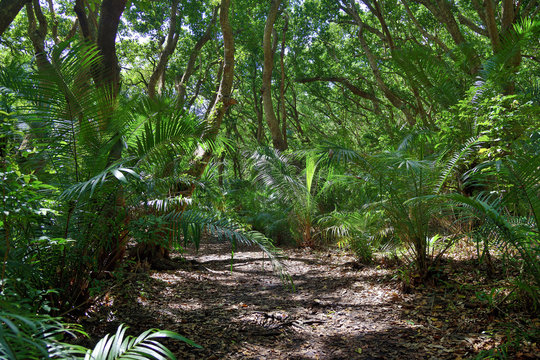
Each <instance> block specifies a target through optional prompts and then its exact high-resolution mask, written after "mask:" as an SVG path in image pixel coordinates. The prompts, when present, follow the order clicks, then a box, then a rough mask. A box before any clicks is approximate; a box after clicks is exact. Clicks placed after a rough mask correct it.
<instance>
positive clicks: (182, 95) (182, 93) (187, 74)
mask: <svg viewBox="0 0 540 360" xmlns="http://www.w3.org/2000/svg"><path fill="white" fill-rule="evenodd" d="M218 9H219V8H218V7H216V8H215V9H214V11H213V12H212V19H211V20H210V23H209V24H208V26H207V27H206V30H205V32H204V34H202V36H201V37H200V38H199V39H198V40H197V42H196V43H195V46H194V47H193V50H191V54H190V55H189V59H188V62H187V65H186V70H184V73H183V74H182V77H181V78H180V81H179V82H178V83H177V84H176V92H177V95H176V108H177V109H182V108H183V106H184V102H185V101H186V87H187V83H188V81H189V79H190V78H191V75H193V73H194V71H195V61H197V58H198V57H199V54H200V53H201V50H202V48H203V47H204V45H205V44H206V43H207V42H208V41H210V39H211V38H212V30H213V27H214V24H215V23H216V19H217V13H218Z"/></svg>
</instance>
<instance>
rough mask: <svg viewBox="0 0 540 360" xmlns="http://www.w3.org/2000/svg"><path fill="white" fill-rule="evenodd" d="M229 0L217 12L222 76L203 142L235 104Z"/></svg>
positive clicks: (199, 166) (196, 174)
mask: <svg viewBox="0 0 540 360" xmlns="http://www.w3.org/2000/svg"><path fill="white" fill-rule="evenodd" d="M230 3H231V0H222V1H221V6H220V12H219V23H220V26H221V33H222V35H223V47H224V50H223V52H224V54H223V74H222V76H221V81H220V84H219V90H218V93H217V97H216V101H215V102H214V104H213V106H212V109H211V110H210V112H209V114H208V116H207V120H206V121H207V123H208V130H207V131H206V132H205V133H204V135H203V137H202V139H203V140H205V141H210V140H214V139H215V138H216V137H217V134H218V132H219V128H220V126H221V122H222V121H223V117H224V116H225V113H226V112H227V110H228V109H229V107H230V106H231V105H233V104H235V103H236V100H234V99H233V98H232V97H231V93H232V86H233V81H234V37H233V32H232V27H231V23H230V21H229V8H230ZM212 154H213V152H212V150H211V149H208V150H207V151H205V152H203V154H202V155H201V156H200V157H199V158H198V159H197V160H196V162H195V164H193V166H192V167H191V169H190V170H189V175H190V176H191V177H193V178H197V179H198V178H200V177H201V176H202V174H203V172H204V170H205V169H206V167H207V166H208V163H209V162H210V159H211V157H212ZM194 190H195V184H192V185H190V186H189V188H187V189H179V191H178V192H179V193H181V194H182V195H183V196H184V197H190V196H191V195H192V194H193V191H194Z"/></svg>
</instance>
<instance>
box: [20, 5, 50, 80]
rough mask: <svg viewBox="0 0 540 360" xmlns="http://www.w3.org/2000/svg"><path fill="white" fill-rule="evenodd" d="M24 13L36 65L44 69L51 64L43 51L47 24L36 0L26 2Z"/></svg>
mask: <svg viewBox="0 0 540 360" xmlns="http://www.w3.org/2000/svg"><path fill="white" fill-rule="evenodd" d="M26 14H27V17H28V37H29V38H30V40H31V41H32V46H33V47H34V53H35V54H36V64H37V67H38V69H39V70H40V71H46V70H47V69H49V67H50V65H51V63H50V62H49V60H48V59H47V54H46V53H45V38H46V36H47V27H48V26H47V19H46V18H45V16H44V15H43V12H42V11H41V6H40V5H39V1H38V0H33V1H32V2H29V3H28V4H26Z"/></svg>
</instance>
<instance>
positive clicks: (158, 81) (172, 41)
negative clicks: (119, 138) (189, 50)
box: [148, 0, 178, 98]
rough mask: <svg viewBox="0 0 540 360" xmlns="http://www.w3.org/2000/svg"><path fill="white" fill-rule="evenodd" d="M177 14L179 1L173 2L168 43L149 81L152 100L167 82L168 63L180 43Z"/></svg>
mask: <svg viewBox="0 0 540 360" xmlns="http://www.w3.org/2000/svg"><path fill="white" fill-rule="evenodd" d="M177 14H178V0H173V2H172V5H171V18H170V23H169V32H168V34H167V41H166V42H165V47H164V48H163V51H161V54H160V55H159V60H158V63H157V65H156V68H155V69H154V71H153V72H152V75H151V76H150V80H148V96H149V97H150V98H154V97H155V96H156V91H157V93H158V94H161V89H162V84H163V82H164V80H165V70H166V69H167V63H168V62H169V58H170V57H171V55H172V54H173V53H174V50H175V49H176V44H177V43H178V32H177V31H176V27H177V25H176V23H177ZM156 88H157V90H156Z"/></svg>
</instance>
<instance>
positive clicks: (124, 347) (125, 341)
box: [81, 325, 202, 360]
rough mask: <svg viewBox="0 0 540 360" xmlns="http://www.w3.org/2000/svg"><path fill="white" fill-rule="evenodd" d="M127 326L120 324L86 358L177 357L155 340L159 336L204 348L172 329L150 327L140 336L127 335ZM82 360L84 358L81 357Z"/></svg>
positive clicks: (113, 359)
mask: <svg viewBox="0 0 540 360" xmlns="http://www.w3.org/2000/svg"><path fill="white" fill-rule="evenodd" d="M126 330H127V327H126V326H124V325H120V326H119V327H118V330H117V331H116V334H114V335H112V336H109V335H106V336H105V337H104V338H102V339H101V340H100V341H99V342H98V343H97V344H96V346H95V347H94V349H92V350H88V352H87V353H86V354H85V356H84V360H115V359H119V360H120V359H126V360H127V359H130V360H135V359H153V360H168V359H176V357H175V356H174V354H173V353H172V352H171V351H170V350H169V349H168V348H167V347H165V346H164V345H163V344H161V343H159V342H157V341H155V339H159V338H165V337H167V338H172V339H175V340H180V341H183V342H185V343H187V344H189V345H191V346H193V347H196V348H199V349H200V348H202V347H201V346H200V345H197V344H196V343H194V342H193V341H192V340H190V339H188V338H186V337H184V336H182V335H179V334H177V333H175V332H172V331H166V330H158V329H150V330H147V331H145V332H143V333H142V334H140V335H139V336H138V337H133V336H129V335H127V336H126ZM81 360H82V358H81Z"/></svg>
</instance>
